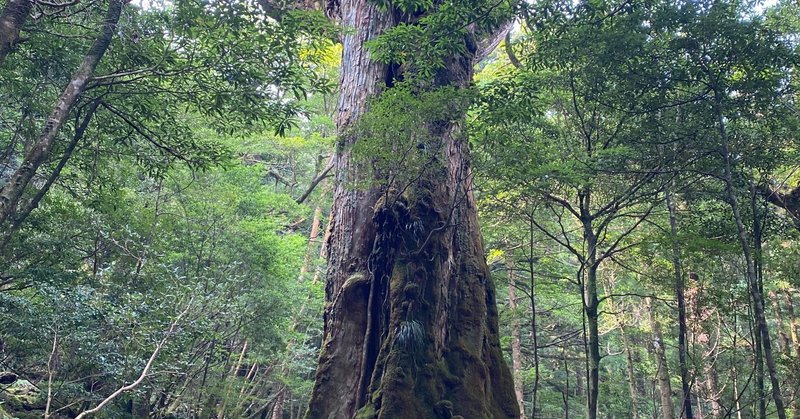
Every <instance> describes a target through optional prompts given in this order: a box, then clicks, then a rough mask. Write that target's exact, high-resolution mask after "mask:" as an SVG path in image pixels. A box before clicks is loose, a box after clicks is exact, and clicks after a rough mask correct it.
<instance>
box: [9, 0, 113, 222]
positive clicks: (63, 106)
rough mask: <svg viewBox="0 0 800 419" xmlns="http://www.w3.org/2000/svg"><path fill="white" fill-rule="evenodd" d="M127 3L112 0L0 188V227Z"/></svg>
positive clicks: (79, 92) (42, 159)
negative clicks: (40, 125) (17, 164)
mask: <svg viewBox="0 0 800 419" xmlns="http://www.w3.org/2000/svg"><path fill="white" fill-rule="evenodd" d="M127 3H128V0H111V2H110V3H109V5H108V10H107V11H106V15H105V19H103V26H102V28H101V29H100V33H99V34H98V35H97V37H96V38H95V40H94V43H93V44H92V46H91V47H90V48H89V51H88V52H87V53H86V56H85V57H84V59H83V62H82V63H81V65H80V67H78V69H77V70H76V71H75V74H74V75H73V76H72V79H71V81H70V83H69V84H68V85H67V87H66V88H65V89H64V92H63V93H62V94H61V96H60V97H59V99H58V102H57V103H56V105H55V106H54V108H53V111H52V113H51V114H50V117H49V118H48V119H47V123H46V124H45V126H44V129H43V130H42V133H41V135H40V136H39V138H38V139H37V140H36V142H35V143H34V144H33V146H32V147H31V148H30V151H28V153H27V154H26V155H25V159H24V160H23V162H22V164H21V165H20V167H19V168H18V169H17V170H16V172H14V174H13V175H12V177H11V179H10V180H9V181H8V183H6V184H5V185H4V186H3V188H2V189H0V225H2V224H3V222H5V220H6V219H7V218H8V217H9V216H11V215H12V214H14V212H15V211H16V207H17V204H18V203H19V200H20V198H21V197H22V194H23V192H24V191H25V188H27V186H28V184H29V183H30V181H31V179H33V176H34V175H35V174H36V171H37V170H38V169H39V167H40V166H41V165H42V164H44V162H45V161H46V160H47V158H48V157H49V156H50V152H51V151H52V148H53V143H54V142H55V140H56V137H57V136H58V132H59V131H60V130H61V127H62V126H63V125H64V122H65V121H66V120H67V118H68V117H69V114H70V112H71V111H72V108H73V107H74V106H75V104H76V103H77V102H78V99H79V98H80V97H81V95H82V94H83V92H84V91H85V90H86V87H87V85H88V83H89V80H90V79H91V77H92V75H93V74H94V71H95V69H96V68H97V64H98V63H99V62H100V60H101V59H102V58H103V56H104V55H105V53H106V51H107V50H108V46H109V45H110V44H111V39H112V38H113V37H114V33H115V32H116V28H117V23H118V22H119V18H120V15H121V14H122V9H123V7H125V5H126V4H127Z"/></svg>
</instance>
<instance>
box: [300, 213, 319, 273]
mask: <svg viewBox="0 0 800 419" xmlns="http://www.w3.org/2000/svg"><path fill="white" fill-rule="evenodd" d="M321 220H322V208H320V207H316V208H315V209H314V218H313V219H312V220H311V232H310V233H309V235H308V248H307V249H306V257H305V259H304V260H303V266H301V267H300V276H299V278H298V279H297V280H298V282H303V280H304V279H305V276H306V274H307V273H308V270H309V269H310V268H311V265H312V264H313V262H314V256H313V255H314V251H313V250H314V248H315V247H314V246H315V243H316V242H317V240H318V239H319V226H320V221H321Z"/></svg>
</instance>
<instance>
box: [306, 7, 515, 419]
mask: <svg viewBox="0 0 800 419" xmlns="http://www.w3.org/2000/svg"><path fill="white" fill-rule="evenodd" d="M333 3H334V4H335V6H336V7H337V8H338V10H335V11H334V12H335V13H336V14H338V15H339V16H341V24H342V25H343V26H344V27H347V28H350V30H348V31H346V32H345V35H344V36H343V56H342V68H343V69H344V71H343V73H342V76H341V81H340V89H339V92H340V99H339V113H338V116H337V127H338V133H339V136H340V141H341V146H340V147H339V148H338V150H337V156H336V187H335V192H334V203H333V217H332V220H331V223H332V227H331V236H330V239H329V247H328V261H329V263H328V273H327V281H326V301H327V304H326V308H325V313H324V320H325V328H324V337H323V343H322V349H321V355H320V359H319V365H318V367H317V375H316V380H315V384H314V389H313V392H312V394H311V402H310V406H309V411H308V413H307V414H306V417H308V418H314V419H325V418H331V419H332V418H337V419H338V418H352V417H354V416H355V415H356V414H357V412H358V416H359V417H368V418H399V417H414V418H433V417H450V416H455V415H461V416H463V417H464V418H514V417H518V416H519V407H518V404H517V401H516V400H515V397H514V385H513V379H512V375H511V372H510V370H509V368H508V366H507V365H506V364H505V362H504V360H503V357H502V352H501V349H500V342H499V330H498V324H497V308H496V302H495V290H494V284H493V282H492V279H491V277H490V275H489V269H488V266H487V264H486V261H485V257H484V253H483V242H482V238H481V235H480V231H479V227H478V222H477V214H476V209H475V201H474V197H473V195H472V185H471V175H470V171H471V168H470V162H469V152H468V149H467V147H468V144H467V141H466V138H465V131H464V127H463V121H464V114H463V113H462V114H460V115H453V118H451V119H449V120H447V121H430V124H429V125H428V124H426V126H427V128H428V129H429V133H430V135H431V138H436V139H438V140H439V141H441V147H438V148H437V151H436V152H437V153H438V155H437V158H436V159H433V160H432V161H431V164H430V165H429V166H430V167H428V168H427V170H430V171H429V172H427V173H428V174H429V175H425V176H421V177H420V179H419V180H417V181H415V182H413V183H412V184H409V185H406V186H407V187H406V188H404V190H405V192H404V193H402V194H400V193H395V192H394V191H392V190H391V189H390V188H386V187H384V186H380V185H378V186H369V187H366V188H353V187H352V185H353V183H355V182H361V183H363V182H365V181H369V180H373V179H374V176H375V173H374V172H373V171H372V170H371V169H370V168H369V167H368V166H367V165H365V164H362V163H360V162H359V161H358V160H357V159H356V158H355V156H353V155H352V153H351V152H350V146H351V145H352V144H354V143H355V142H356V141H357V139H358V138H357V134H355V131H353V130H349V129H348V128H352V127H353V124H354V123H355V122H356V121H357V120H358V119H359V118H360V117H361V116H362V115H363V114H364V113H365V112H366V110H367V103H368V101H369V99H371V98H374V97H375V96H376V95H377V94H378V93H379V91H380V90H381V89H382V88H384V87H385V81H386V80H387V79H390V78H391V74H390V73H389V71H390V69H389V68H388V67H387V66H386V65H383V64H379V63H375V62H373V61H371V59H370V56H369V52H368V50H367V47H366V42H368V41H369V40H371V39H374V38H375V37H377V36H378V35H380V34H381V33H383V32H385V31H386V30H387V29H388V28H390V27H391V26H392V25H393V24H394V23H395V22H394V18H393V17H392V16H391V15H390V14H388V13H387V12H385V11H383V10H384V8H383V7H381V6H379V5H378V4H376V3H375V2H373V1H370V0H342V1H341V2H340V3H339V2H333ZM467 30H468V31H470V30H472V29H467ZM504 34H505V33H504V32H503V33H500V34H496V35H499V38H502V36H503V35H504ZM467 36H469V37H472V36H473V35H471V34H468V35H467ZM473 41H476V40H474V39H473ZM493 42H494V44H495V45H496V43H497V42H499V39H497V40H493ZM481 43H482V42H481V41H477V42H468V45H480V44H481ZM490 43H491V42H490ZM475 54H476V53H475V51H473V50H471V49H469V48H468V49H467V51H466V52H465V53H464V54H463V55H457V56H453V57H449V58H448V59H447V60H446V63H445V68H444V69H442V70H440V71H439V74H438V75H437V77H436V79H437V81H438V82H437V83H438V84H439V85H441V86H445V85H448V86H452V87H455V88H465V87H467V86H468V85H469V83H470V82H471V80H472V69H473V65H474V63H475V59H476V58H477V57H476V56H475ZM409 197H413V199H410V198H409ZM408 225H412V226H415V227H414V228H413V229H407V228H406V226H408Z"/></svg>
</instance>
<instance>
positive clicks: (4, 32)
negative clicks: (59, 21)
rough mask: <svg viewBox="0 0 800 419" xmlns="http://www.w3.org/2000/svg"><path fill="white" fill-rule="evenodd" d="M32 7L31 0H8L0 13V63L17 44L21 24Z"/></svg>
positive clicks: (0, 63) (1, 63) (26, 18)
mask: <svg viewBox="0 0 800 419" xmlns="http://www.w3.org/2000/svg"><path fill="white" fill-rule="evenodd" d="M32 9H33V0H8V3H6V5H5V7H4V8H3V12H2V14H0V65H3V62H4V61H5V59H6V57H7V56H8V54H9V53H11V51H12V50H13V49H14V48H15V47H16V46H17V44H18V43H19V40H20V37H19V33H20V31H21V30H22V25H24V24H25V21H26V20H28V16H29V15H30V14H31V10H32Z"/></svg>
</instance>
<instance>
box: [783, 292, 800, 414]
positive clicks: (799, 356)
mask: <svg viewBox="0 0 800 419" xmlns="http://www.w3.org/2000/svg"><path fill="white" fill-rule="evenodd" d="M783 298H784V302H785V303H786V316H787V317H788V319H789V336H790V337H791V344H792V347H794V361H793V362H792V364H793V365H794V366H795V371H800V337H798V331H797V318H796V317H795V315H794V305H792V296H791V294H790V293H789V290H784V291H783ZM794 388H795V390H794V402H793V407H794V413H793V414H792V417H793V418H794V419H800V375H798V376H795V377H794Z"/></svg>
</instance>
